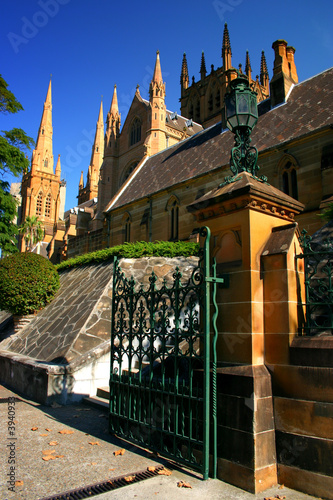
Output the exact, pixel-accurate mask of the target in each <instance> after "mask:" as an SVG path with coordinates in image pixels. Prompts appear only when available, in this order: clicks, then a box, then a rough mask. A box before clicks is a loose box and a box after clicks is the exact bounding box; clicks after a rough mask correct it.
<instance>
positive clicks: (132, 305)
mask: <svg viewBox="0 0 333 500" xmlns="http://www.w3.org/2000/svg"><path fill="white" fill-rule="evenodd" d="M200 235H201V236H202V237H204V238H205V242H204V246H203V250H202V254H201V257H200V260H199V265H198V267H197V268H195V269H194V270H193V272H192V275H191V277H190V279H189V280H188V281H187V282H186V283H183V282H182V279H181V278H182V275H181V273H180V271H179V269H178V268H176V270H175V272H174V274H173V281H172V284H171V285H168V284H167V282H166V280H164V281H163V284H162V286H161V287H157V286H156V280H157V278H156V275H155V274H154V273H152V275H151V276H150V277H149V286H148V287H147V288H146V289H144V287H143V286H142V285H141V286H137V285H136V283H135V281H134V279H133V277H132V278H130V279H128V278H125V276H124V273H123V272H122V271H121V269H120V267H119V264H118V262H117V260H116V261H115V263H114V282H113V299H112V327H111V374H110V431H111V432H112V433H115V434H117V435H118V436H122V437H125V438H126V439H128V440H130V441H132V442H134V443H137V444H139V445H140V446H144V447H147V448H149V449H150V450H154V451H157V452H159V453H160V454H161V455H163V456H165V457H168V458H171V459H173V460H175V461H177V462H179V463H182V464H185V465H187V466H189V467H191V468H193V469H196V470H199V471H200V472H201V473H202V474H203V477H204V479H207V478H208V471H209V453H210V450H209V442H210V424H212V426H213V436H212V439H211V441H212V443H213V449H212V450H211V453H212V455H213V473H212V475H213V477H215V476H216V461H217V459H216V455H217V454H216V441H217V439H216V341H217V329H216V318H217V306H216V301H215V293H216V283H218V282H223V279H222V278H217V277H216V272H215V268H216V266H215V265H214V266H213V276H212V277H211V276H210V275H209V269H210V266H209V239H210V231H209V229H208V228H202V229H200ZM211 283H212V284H213V303H214V305H215V312H214V314H213V318H212V324H213V329H214V334H213V336H212V342H211V336H210V285H211ZM210 352H212V363H211V362H210ZM210 388H211V390H210ZM210 396H211V397H210Z"/></svg>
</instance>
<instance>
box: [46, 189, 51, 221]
mask: <svg viewBox="0 0 333 500" xmlns="http://www.w3.org/2000/svg"><path fill="white" fill-rule="evenodd" d="M45 216H46V217H51V194H48V195H47V197H46V200H45Z"/></svg>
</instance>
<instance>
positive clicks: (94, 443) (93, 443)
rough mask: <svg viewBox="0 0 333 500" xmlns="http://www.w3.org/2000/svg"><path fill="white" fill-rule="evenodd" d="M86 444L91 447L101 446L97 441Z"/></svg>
mask: <svg viewBox="0 0 333 500" xmlns="http://www.w3.org/2000/svg"><path fill="white" fill-rule="evenodd" d="M88 444H91V445H92V446H94V445H97V446H101V445H100V444H99V442H98V441H90V442H89V443H88Z"/></svg>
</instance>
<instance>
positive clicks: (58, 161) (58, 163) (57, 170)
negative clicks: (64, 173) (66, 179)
mask: <svg viewBox="0 0 333 500" xmlns="http://www.w3.org/2000/svg"><path fill="white" fill-rule="evenodd" d="M55 174H56V176H57V177H59V179H60V175H61V165H60V155H58V160H57V165H56V169H55Z"/></svg>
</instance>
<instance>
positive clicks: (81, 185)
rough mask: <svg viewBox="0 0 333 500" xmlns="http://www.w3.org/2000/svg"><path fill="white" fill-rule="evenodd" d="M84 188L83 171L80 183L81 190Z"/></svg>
mask: <svg viewBox="0 0 333 500" xmlns="http://www.w3.org/2000/svg"><path fill="white" fill-rule="evenodd" d="M83 186H84V181H83V170H81V177H80V182H79V189H82V188H83Z"/></svg>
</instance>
